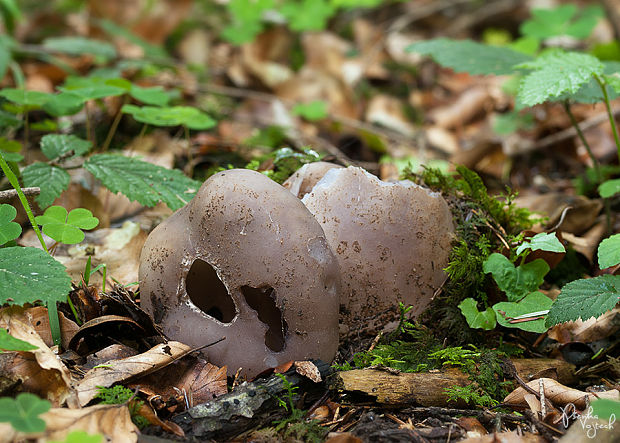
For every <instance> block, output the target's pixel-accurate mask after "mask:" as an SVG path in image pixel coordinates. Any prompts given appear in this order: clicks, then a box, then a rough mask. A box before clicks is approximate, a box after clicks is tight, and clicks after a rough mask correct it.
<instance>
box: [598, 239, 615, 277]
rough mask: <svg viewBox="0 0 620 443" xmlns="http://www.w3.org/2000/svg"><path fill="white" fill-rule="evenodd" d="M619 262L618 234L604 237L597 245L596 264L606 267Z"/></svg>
mask: <svg viewBox="0 0 620 443" xmlns="http://www.w3.org/2000/svg"><path fill="white" fill-rule="evenodd" d="M619 263H620V234H614V235H612V236H611V237H609V238H606V239H605V240H603V241H602V242H601V244H600V245H598V266H599V268H601V269H606V268H609V267H611V266H616V265H617V264H619Z"/></svg>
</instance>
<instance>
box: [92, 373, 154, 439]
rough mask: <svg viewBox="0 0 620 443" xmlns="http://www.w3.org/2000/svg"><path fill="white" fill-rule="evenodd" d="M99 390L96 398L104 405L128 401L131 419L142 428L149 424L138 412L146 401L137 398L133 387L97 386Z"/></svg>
mask: <svg viewBox="0 0 620 443" xmlns="http://www.w3.org/2000/svg"><path fill="white" fill-rule="evenodd" d="M101 367H105V365H101ZM97 390H98V392H97V395H95V398H98V399H100V400H101V403H102V404H104V405H121V404H123V403H127V407H128V408H129V413H130V414H131V420H132V421H133V422H134V424H135V425H136V426H138V427H139V428H140V429H142V428H143V427H145V426H147V425H148V424H149V422H148V420H147V419H146V418H145V417H144V416H142V415H140V413H139V412H138V411H139V410H140V408H141V407H142V405H143V404H144V402H143V401H142V400H139V399H136V398H135V395H136V394H135V392H133V391H132V390H131V389H128V388H126V387H124V386H122V385H114V386H112V387H111V388H106V387H104V386H97Z"/></svg>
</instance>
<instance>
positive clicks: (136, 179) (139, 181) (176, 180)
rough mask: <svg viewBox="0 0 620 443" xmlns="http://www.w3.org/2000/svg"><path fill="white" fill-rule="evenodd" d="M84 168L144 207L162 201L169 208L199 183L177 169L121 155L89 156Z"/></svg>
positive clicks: (190, 195) (174, 207)
mask: <svg viewBox="0 0 620 443" xmlns="http://www.w3.org/2000/svg"><path fill="white" fill-rule="evenodd" d="M84 168H85V169H86V170H87V171H89V172H91V173H92V174H93V175H94V176H95V177H96V178H97V179H99V180H101V182H102V183H103V185H104V186H105V187H107V188H108V189H109V190H110V191H112V192H121V193H123V194H124V195H125V196H126V197H127V198H129V199H130V200H134V201H137V202H139V203H140V204H143V205H145V206H155V205H156V204H157V203H159V202H160V201H163V202H164V203H166V205H168V207H169V208H170V209H172V210H173V211H176V210H177V209H179V208H181V207H182V206H184V205H185V204H187V202H189V201H190V200H191V199H192V198H193V197H194V194H195V193H196V191H197V190H198V188H199V187H200V182H198V181H196V180H192V179H191V178H188V177H186V176H185V175H184V174H183V173H182V172H181V171H179V170H176V169H166V168H163V167H161V166H157V165H153V164H151V163H147V162H145V161H142V160H139V159H137V158H130V157H124V156H122V155H115V154H96V155H93V156H92V157H90V158H88V160H86V161H85V162H84Z"/></svg>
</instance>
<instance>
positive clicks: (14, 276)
mask: <svg viewBox="0 0 620 443" xmlns="http://www.w3.org/2000/svg"><path fill="white" fill-rule="evenodd" d="M70 290H71V277H69V275H68V274H67V273H66V271H65V267H64V265H62V264H61V263H60V262H58V261H57V260H55V259H54V258H53V257H52V256H50V255H49V254H48V253H46V252H45V251H43V250H41V249H37V248H30V247H20V246H13V247H9V248H2V249H0V304H3V303H7V302H9V301H10V303H11V304H14V305H20V306H21V305H24V304H25V303H34V302H35V301H38V300H41V301H43V302H44V303H45V304H46V305H47V304H49V303H56V302H59V301H65V300H66V299H67V294H68V293H69V291H70Z"/></svg>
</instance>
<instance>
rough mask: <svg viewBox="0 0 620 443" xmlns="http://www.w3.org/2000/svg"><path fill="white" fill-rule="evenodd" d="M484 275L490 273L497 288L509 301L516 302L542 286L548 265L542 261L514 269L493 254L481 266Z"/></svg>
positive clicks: (505, 260) (507, 261) (510, 263)
mask: <svg viewBox="0 0 620 443" xmlns="http://www.w3.org/2000/svg"><path fill="white" fill-rule="evenodd" d="M482 269H483V270H484V272H485V274H488V273H491V274H492V275H493V279H494V280H495V282H496V283H497V286H498V287H499V288H500V289H501V290H502V291H504V292H505V293H506V297H507V298H508V300H509V301H518V300H519V299H521V298H523V297H524V296H525V295H527V294H529V293H530V292H532V291H535V290H536V289H538V288H539V286H540V285H541V284H542V282H543V279H544V277H545V275H546V274H547V272H549V265H548V264H547V263H546V262H545V261H544V260H542V259H540V258H539V259H536V260H533V261H531V262H529V263H525V264H523V265H520V266H517V267H515V265H514V264H513V263H512V262H511V261H510V260H508V259H507V258H506V257H504V256H503V255H502V254H498V253H493V254H491V255H490V256H489V258H487V259H486V260H485V262H484V263H483V265H482Z"/></svg>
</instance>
